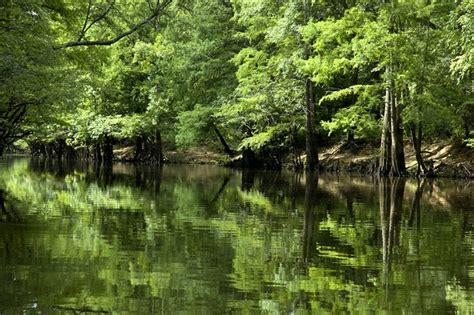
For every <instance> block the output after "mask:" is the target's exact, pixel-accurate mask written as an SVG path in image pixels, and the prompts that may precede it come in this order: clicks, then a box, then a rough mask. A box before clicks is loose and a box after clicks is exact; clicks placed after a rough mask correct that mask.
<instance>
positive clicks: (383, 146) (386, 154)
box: [379, 68, 392, 176]
mask: <svg viewBox="0 0 474 315" xmlns="http://www.w3.org/2000/svg"><path fill="white" fill-rule="evenodd" d="M386 71H387V73H388V72H389V69H388V68H387V70H386ZM390 96H391V92H390V88H389V87H387V88H386V89H385V106H384V114H383V126H382V138H381V139H380V159H379V174H380V175H381V176H387V175H388V174H389V173H390V166H391V160H392V157H391V147H392V141H391V135H390V121H391V106H390Z"/></svg>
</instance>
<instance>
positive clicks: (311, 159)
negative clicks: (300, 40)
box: [305, 78, 319, 171]
mask: <svg viewBox="0 0 474 315" xmlns="http://www.w3.org/2000/svg"><path fill="white" fill-rule="evenodd" d="M305 99H306V169H307V170H308V171H314V170H316V168H317V167H318V165H319V159H318V147H317V142H316V131H315V128H314V125H315V122H316V117H315V112H314V111H315V104H314V83H313V82H312V81H311V79H309V78H307V79H306V93H305Z"/></svg>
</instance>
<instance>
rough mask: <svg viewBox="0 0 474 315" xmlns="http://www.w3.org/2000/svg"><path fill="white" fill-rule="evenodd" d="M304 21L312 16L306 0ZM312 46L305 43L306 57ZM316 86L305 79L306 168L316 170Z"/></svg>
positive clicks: (309, 53) (309, 5)
mask: <svg viewBox="0 0 474 315" xmlns="http://www.w3.org/2000/svg"><path fill="white" fill-rule="evenodd" d="M303 10H304V23H305V24H306V23H308V21H309V19H310V17H311V4H310V3H309V0H304V8H303ZM310 55H311V46H310V45H309V44H305V47H304V59H309V57H310ZM314 98H315V86H314V83H313V81H311V79H310V78H309V76H308V77H306V79H305V109H306V169H307V170H308V171H314V170H316V168H317V167H318V166H319V158H318V146H317V141H316V130H315V124H316V113H315V107H316V106H315V101H314Z"/></svg>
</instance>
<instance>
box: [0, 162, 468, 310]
mask: <svg viewBox="0 0 474 315" xmlns="http://www.w3.org/2000/svg"><path fill="white" fill-rule="evenodd" d="M472 190H473V184H472V182H467V181H453V180H436V181H428V180H424V181H417V180H403V179H399V180H383V181H380V180H377V179H375V178H370V177H366V178H361V177H352V178H351V177H348V176H342V175H341V176H329V175H321V176H316V175H305V174H296V173H292V172H282V173H276V172H250V171H248V172H242V171H235V170H229V169H224V168H217V167H206V166H165V167H164V168H163V169H161V170H158V169H153V168H150V167H135V166H133V165H121V164H118V165H114V166H113V167H95V166H94V165H92V164H90V165H86V164H76V165H69V164H60V163H54V162H47V161H42V162H41V161H30V160H28V159H3V160H1V162H0V206H1V211H0V292H1V294H0V314H23V313H25V314H40V313H41V314H55V313H57V314H79V313H86V314H87V313H90V314H93V313H133V314H176V313H192V314H240V313H260V312H263V313H265V312H266V313H269V314H280V313H281V314H287V313H298V314H305V313H307V312H312V313H316V314H323V313H335V312H336V313H337V312H338V313H341V312H344V311H346V312H356V313H360V314H367V313H368V314H370V313H376V312H377V313H390V314H401V313H405V314H406V313H411V314H421V313H426V314H433V313H456V312H457V313H458V314H469V313H471V314H472V313H474V196H473V194H472Z"/></svg>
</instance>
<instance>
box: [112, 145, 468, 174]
mask: <svg viewBox="0 0 474 315" xmlns="http://www.w3.org/2000/svg"><path fill="white" fill-rule="evenodd" d="M378 151H379V147H378V145H377V144H376V143H368V142H354V143H352V144H347V143H339V144H336V145H332V146H328V147H325V148H322V149H321V150H320V153H319V159H320V164H321V168H322V169H323V170H324V171H327V172H336V173H354V174H363V175H372V174H374V173H375V172H376V171H377V161H378ZM422 155H423V158H424V160H425V162H426V163H427V164H429V165H430V167H432V169H433V171H434V175H435V176H436V177H444V178H471V179H472V178H474V149H471V148H467V147H465V146H462V145H456V144H452V143H449V142H448V141H440V142H437V143H432V144H427V145H424V146H423V148H422ZM114 157H115V159H116V160H118V161H132V160H133V147H124V148H119V149H116V150H114ZM304 158H305V156H303V157H302V159H303V160H304ZM405 159H406V165H407V170H408V172H409V174H410V175H412V176H414V175H415V173H416V169H417V162H416V157H415V152H414V150H413V147H412V146H411V144H409V143H407V144H406V145H405ZM234 160H238V157H237V158H235V159H234ZM165 161H166V163H169V164H209V165H221V166H229V165H230V159H229V158H228V157H227V156H226V155H225V154H222V153H218V152H215V151H213V150H211V149H208V148H205V149H201V148H193V149H188V150H173V151H167V152H166V153H165ZM284 167H285V168H291V165H290V161H286V162H285V163H284Z"/></svg>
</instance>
